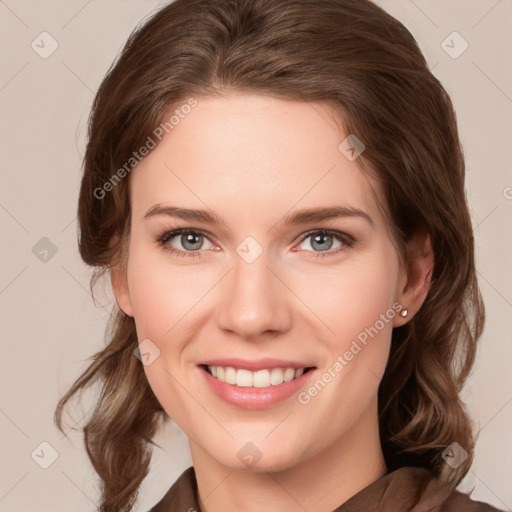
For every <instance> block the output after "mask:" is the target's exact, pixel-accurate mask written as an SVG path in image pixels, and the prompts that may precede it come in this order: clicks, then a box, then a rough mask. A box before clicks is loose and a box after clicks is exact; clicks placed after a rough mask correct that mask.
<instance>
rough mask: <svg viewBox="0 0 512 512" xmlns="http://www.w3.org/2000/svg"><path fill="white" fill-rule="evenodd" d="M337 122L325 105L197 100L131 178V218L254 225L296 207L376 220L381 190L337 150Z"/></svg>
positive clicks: (241, 98)
mask: <svg viewBox="0 0 512 512" xmlns="http://www.w3.org/2000/svg"><path fill="white" fill-rule="evenodd" d="M169 117H170V116H169ZM337 119H338V118H337V117H336V116H335V114H334V112H333V111H332V109H331V108H330V107H329V106H328V105H326V104H323V103H306V102H296V101H287V100H281V99H276V98H271V97H267V96H253V95H235V96H229V97H205V98H197V106H195V107H194V108H193V109H191V110H190V111H189V112H188V113H187V114H186V115H183V116H182V117H180V120H179V123H178V124H176V125H174V127H173V128H172V129H170V130H169V133H168V134H166V135H165V136H164V137H163V138H162V141H161V142H160V143H159V144H158V145H157V147H156V148H155V149H153V150H152V151H151V152H150V153H149V155H148V156H146V157H145V158H144V159H143V160H142V161H141V163H140V164H139V165H138V166H137V167H136V168H135V170H134V171H133V173H132V176H131V198H132V209H133V213H134V217H136V216H141V215H143V214H144V212H145V211H146V210H147V209H148V208H150V207H151V206H152V205H154V204H156V203H161V204H173V205H177V206H181V207H191V208H192V207H193V208H196V207H197V208H210V209H212V210H214V211H215V212H218V213H221V214H222V216H223V217H226V218H233V219H237V220H242V221H244V220H245V221H247V222H249V221H250V222H252V223H253V222H254V220H255V217H254V215H255V214H256V216H257V217H258V218H259V219H260V220H263V217H266V218H265V220H266V221H268V222H276V221H277V220H278V218H274V217H276V216H277V217H278V216H282V215H283V214H285V213H286V212H288V211H289V210H290V209H293V208H294V206H296V207H297V208H304V207H317V206H326V205H329V206H332V205H349V206H352V207H354V208H359V209H362V210H364V211H366V212H368V214H369V215H370V216H372V218H375V217H378V216H379V215H380V214H379V211H378V207H377V204H376V201H375V197H374V192H373V191H372V188H373V190H374V191H375V193H377V194H380V191H379V189H378V184H377V183H376V182H373V181H371V178H368V177H367V176H366V175H365V174H364V173H363V172H362V171H361V170H360V168H359V165H358V162H357V159H356V160H354V161H351V160H350V159H349V158H347V156H346V154H345V153H344V152H343V151H341V150H340V149H339V146H340V143H341V142H342V141H343V140H344V139H345V138H346V137H347V134H346V133H344V131H343V129H342V127H341V123H339V121H337ZM266 214H268V216H267V215H266Z"/></svg>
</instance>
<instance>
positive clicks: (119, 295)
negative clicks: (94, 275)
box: [109, 235, 133, 317]
mask: <svg viewBox="0 0 512 512" xmlns="http://www.w3.org/2000/svg"><path fill="white" fill-rule="evenodd" d="M124 240H125V239H124ZM116 245H118V248H119V252H117V253H116V256H115V257H114V259H113V261H112V262H111V263H112V264H111V266H110V282H111V284H112V291H113V292H114V296H115V298H116V302H117V305H118V306H119V309H120V310H121V311H122V312H123V313H124V314H125V315H128V316H131V317H133V308H132V302H131V299H130V290H129V288H128V276H127V270H126V264H124V263H123V262H126V261H127V258H128V257H127V252H126V245H125V242H122V241H121V239H120V237H119V236H118V235H115V236H114V237H113V238H112V240H111V241H110V244H109V246H110V247H111V248H114V247H115V246H116Z"/></svg>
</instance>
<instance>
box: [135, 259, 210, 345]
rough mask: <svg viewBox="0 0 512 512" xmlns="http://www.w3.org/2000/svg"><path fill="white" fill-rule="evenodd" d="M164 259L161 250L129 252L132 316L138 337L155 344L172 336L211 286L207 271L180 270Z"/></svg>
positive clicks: (184, 268)
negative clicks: (152, 341)
mask: <svg viewBox="0 0 512 512" xmlns="http://www.w3.org/2000/svg"><path fill="white" fill-rule="evenodd" d="M167 258H169V259H170V258H171V256H167V254H166V253H165V251H164V250H161V251H160V250H158V251H151V252H150V251H143V250H141V251H139V252H137V251H136V250H135V251H133V252H132V254H131V257H130V260H129V265H128V281H129V284H130V297H131V302H132V307H133V314H134V317H135V321H136V324H137V332H138V334H139V338H140V337H141V336H143V337H149V338H151V337H154V338H155V342H157V343H158V340H162V339H164V338H167V337H168V336H172V335H173V331H174V330H175V329H176V328H178V327H179V326H180V322H181V321H182V320H183V319H184V318H185V317H186V316H187V315H189V314H194V313H195V312H196V311H198V309H196V308H197V307H198V306H199V309H200V301H201V298H202V296H203V295H204V293H205V290H208V289H209V288H210V287H211V286H210V285H209V281H212V284H213V277H212V278H210V279H209V278H208V271H207V270H205V269H201V268H199V267H200V266H198V267H197V270H195V271H193V272H191V271H190V268H191V267H185V266H183V267H180V266H179V265H176V264H173V263H172V262H171V261H170V260H167Z"/></svg>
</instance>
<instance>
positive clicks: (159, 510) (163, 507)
mask: <svg viewBox="0 0 512 512" xmlns="http://www.w3.org/2000/svg"><path fill="white" fill-rule="evenodd" d="M173 510H180V511H182V512H200V509H199V504H198V501H197V482H196V475H195V471H194V466H190V467H189V468H187V469H186V470H185V471H184V472H183V473H182V474H181V476H180V477H179V478H178V479H177V480H176V481H175V482H174V484H173V485H172V486H171V488H170V489H169V490H168V491H167V492H166V494H165V496H164V497H163V498H162V499H161V500H160V501H159V502H158V503H157V504H156V505H155V506H154V507H153V508H152V509H151V510H149V511H148V512H171V511H173Z"/></svg>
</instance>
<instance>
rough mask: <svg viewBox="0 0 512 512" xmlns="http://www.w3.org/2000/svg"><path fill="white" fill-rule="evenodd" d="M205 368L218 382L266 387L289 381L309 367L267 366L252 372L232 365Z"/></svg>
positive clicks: (240, 385)
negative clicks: (267, 367)
mask: <svg viewBox="0 0 512 512" xmlns="http://www.w3.org/2000/svg"><path fill="white" fill-rule="evenodd" d="M206 370H207V371H208V373H209V374H210V375H211V376H212V377H215V378H216V379H217V380H219V381H220V382H225V383H227V384H232V385H235V386H239V387H246V388H248V387H254V388H268V387H270V386H279V385H280V384H283V383H284V382H290V381H291V380H294V379H296V378H298V377H300V376H301V375H302V374H303V373H304V372H305V371H306V372H307V371H308V370H309V368H297V369H295V368H271V369H270V368H269V369H263V370H258V371H255V372H253V371H250V370H245V369H237V368H233V367H232V366H206Z"/></svg>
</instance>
